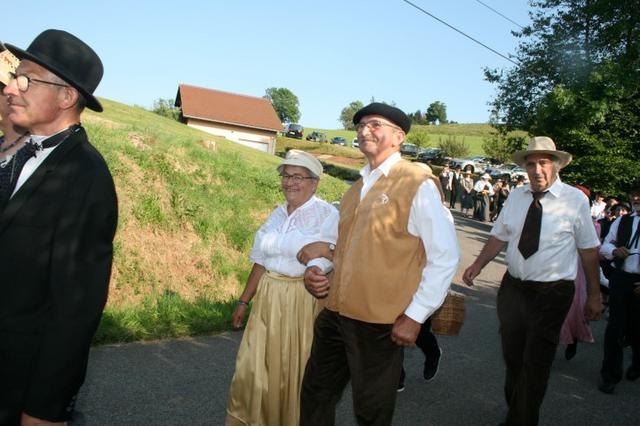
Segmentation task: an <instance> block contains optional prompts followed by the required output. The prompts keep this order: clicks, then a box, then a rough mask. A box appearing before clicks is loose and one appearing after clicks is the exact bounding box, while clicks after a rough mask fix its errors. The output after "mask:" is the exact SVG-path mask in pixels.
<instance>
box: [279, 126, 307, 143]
mask: <svg viewBox="0 0 640 426" xmlns="http://www.w3.org/2000/svg"><path fill="white" fill-rule="evenodd" d="M284 135H285V136H287V137H289V138H296V139H302V136H304V127H302V126H301V125H299V124H287V127H286V129H285V132H284Z"/></svg>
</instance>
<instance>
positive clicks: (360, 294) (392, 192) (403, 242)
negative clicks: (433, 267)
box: [326, 160, 438, 324]
mask: <svg viewBox="0 0 640 426" xmlns="http://www.w3.org/2000/svg"><path fill="white" fill-rule="evenodd" d="M428 178H431V179H433V180H434V182H436V186H438V184H437V178H436V177H435V176H433V174H430V173H429V172H428V171H427V170H425V169H423V168H420V167H418V166H416V165H414V164H411V163H409V162H407V161H405V160H401V161H399V162H398V163H396V164H394V165H393V167H392V168H391V170H390V171H389V176H386V177H385V176H382V177H381V178H380V179H379V180H378V181H377V182H376V183H375V184H374V186H373V187H372V188H371V189H370V190H369V192H368V193H367V195H366V196H365V197H364V199H363V200H362V201H360V191H361V189H362V179H360V180H358V182H356V183H355V184H354V185H353V186H352V187H351V188H350V189H349V191H347V192H346V193H345V195H344V197H343V198H342V202H341V204H340V225H339V233H338V243H337V244H336V252H335V254H334V263H335V271H334V273H333V274H332V277H331V287H330V288H331V289H330V291H329V296H328V298H327V300H326V303H327V304H326V307H327V308H328V309H329V310H332V311H335V312H338V313H340V314H341V315H343V316H346V317H349V318H353V319H357V320H360V321H366V322H370V323H377V324H391V323H393V322H394V321H395V320H396V318H397V317H398V315H400V314H401V313H402V312H404V310H405V309H406V308H407V306H408V305H409V303H410V302H411V298H412V296H413V294H414V293H415V291H416V289H417V287H418V284H419V283H420V278H421V274H422V270H423V268H424V266H425V264H426V255H425V251H424V246H423V244H422V241H421V240H420V238H418V237H414V236H413V235H411V234H409V232H408V231H407V224H408V222H409V212H410V210H411V204H412V202H413V198H414V196H415V194H416V192H417V190H418V187H419V186H420V184H422V182H424V181H425V180H426V179H428Z"/></svg>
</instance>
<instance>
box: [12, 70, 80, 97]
mask: <svg viewBox="0 0 640 426" xmlns="http://www.w3.org/2000/svg"><path fill="white" fill-rule="evenodd" d="M9 76H10V77H11V80H15V82H16V85H17V86H18V90H19V91H21V92H26V91H27V90H29V85H30V84H31V83H33V82H37V83H42V84H50V85H52V86H58V87H71V86H69V85H68V84H62V83H54V82H53V81H46V80H40V79H38V78H33V77H29V76H27V75H24V74H20V75H16V74H15V73H12V72H11V73H9Z"/></svg>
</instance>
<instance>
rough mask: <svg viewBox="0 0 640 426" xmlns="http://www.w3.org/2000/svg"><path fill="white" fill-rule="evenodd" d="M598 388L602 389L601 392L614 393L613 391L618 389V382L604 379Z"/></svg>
mask: <svg viewBox="0 0 640 426" xmlns="http://www.w3.org/2000/svg"><path fill="white" fill-rule="evenodd" d="M598 389H599V390H600V392H604V393H608V394H612V393H613V391H615V390H616V384H615V383H613V382H610V381H608V380H603V381H602V382H601V383H600V386H598Z"/></svg>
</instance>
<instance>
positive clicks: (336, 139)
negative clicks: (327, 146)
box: [331, 136, 347, 146]
mask: <svg viewBox="0 0 640 426" xmlns="http://www.w3.org/2000/svg"><path fill="white" fill-rule="evenodd" d="M331 144H332V145H342V146H345V145H346V144H347V140H346V139H345V138H343V137H342V136H336V137H334V138H333V139H331Z"/></svg>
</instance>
